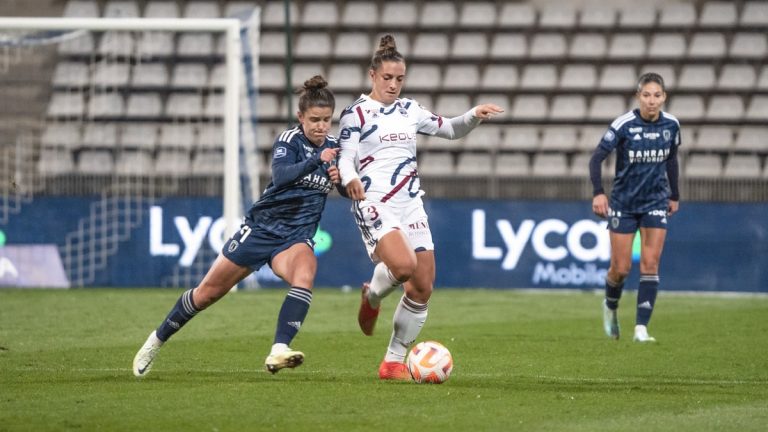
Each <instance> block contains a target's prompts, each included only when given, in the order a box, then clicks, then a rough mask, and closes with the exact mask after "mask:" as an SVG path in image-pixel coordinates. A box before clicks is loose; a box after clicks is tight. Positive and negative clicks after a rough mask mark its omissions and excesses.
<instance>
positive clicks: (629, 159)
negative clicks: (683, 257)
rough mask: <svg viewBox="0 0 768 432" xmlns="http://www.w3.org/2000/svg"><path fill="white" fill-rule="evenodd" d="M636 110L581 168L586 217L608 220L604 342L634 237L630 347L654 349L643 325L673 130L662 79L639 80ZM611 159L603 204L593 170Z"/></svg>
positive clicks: (670, 201) (673, 194)
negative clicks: (585, 173) (586, 188)
mask: <svg viewBox="0 0 768 432" xmlns="http://www.w3.org/2000/svg"><path fill="white" fill-rule="evenodd" d="M635 97H636V99H637V102H638V106H639V107H638V108H637V109H634V110H632V111H629V112H627V113H625V114H623V115H621V116H619V117H617V118H616V119H615V120H614V121H613V123H611V126H610V127H609V128H608V130H607V131H606V132H605V135H603V139H602V140H601V141H600V144H599V145H598V146H597V148H596V149H595V152H594V153H593V155H592V158H591V159H590V161H589V176H590V179H591V180H592V187H593V196H594V197H593V198H592V211H593V212H594V213H595V214H596V215H598V216H600V217H603V218H608V229H609V230H610V238H611V264H610V267H609V268H608V274H607V275H606V278H605V300H604V301H603V325H604V328H605V332H606V334H607V335H608V336H609V337H611V338H613V339H618V338H619V322H618V317H617V309H618V307H619V299H620V298H621V293H622V290H623V288H624V280H625V279H626V277H627V275H628V274H629V271H630V269H631V267H632V243H633V241H634V238H635V233H636V232H637V230H638V228H639V229H640V239H641V242H642V249H641V255H640V286H639V288H638V291H637V315H636V321H635V335H634V340H635V341H637V342H655V341H656V339H654V338H653V337H651V336H649V335H648V322H649V321H650V319H651V313H652V312H653V308H654V306H655V303H656V293H657V292H658V287H659V260H660V258H661V251H662V249H663V247H664V239H665V237H666V233H667V222H668V220H667V218H668V217H669V216H672V215H673V214H674V213H676V212H677V210H678V206H679V201H680V192H679V189H678V185H677V180H678V163H677V149H678V147H679V146H680V122H679V121H678V120H677V118H675V117H674V116H673V115H671V114H669V113H666V112H664V111H662V110H661V107H662V106H663V105H664V101H665V100H666V98H667V93H666V89H665V87H664V79H663V78H662V77H661V76H660V75H659V74H656V73H646V74H643V75H642V76H641V77H640V78H639V80H638V84H637V93H636V95H635ZM614 150H615V151H616V176H615V178H614V180H613V188H612V189H611V197H610V201H609V199H608V198H607V197H606V195H605V192H604V191H603V186H602V182H601V173H600V167H601V163H602V162H603V160H605V158H606V157H607V156H608V154H610V153H611V152H612V151H614Z"/></svg>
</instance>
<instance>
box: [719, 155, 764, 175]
mask: <svg viewBox="0 0 768 432" xmlns="http://www.w3.org/2000/svg"><path fill="white" fill-rule="evenodd" d="M761 173H762V169H761V167H760V157H759V156H758V155H739V154H732V155H729V156H728V159H726V161H725V168H724V169H723V177H724V178H753V179H756V178H759V177H760V175H761Z"/></svg>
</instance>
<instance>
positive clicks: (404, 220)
mask: <svg viewBox="0 0 768 432" xmlns="http://www.w3.org/2000/svg"><path fill="white" fill-rule="evenodd" d="M352 213H353V214H354V215H355V222H357V227H358V228H360V235H361V236H362V238H363V243H364V244H365V248H366V250H367V251H368V256H369V257H370V258H371V261H373V262H374V263H378V262H379V261H380V259H379V257H378V256H376V246H377V245H378V244H379V239H381V238H382V237H384V235H386V234H388V233H389V232H391V231H393V230H396V229H399V230H401V231H403V233H404V234H405V236H406V237H407V238H408V241H409V242H410V243H411V247H412V248H413V250H414V251H416V252H419V251H423V250H434V249H435V245H434V243H432V232H431V231H430V230H429V221H428V220H427V219H428V218H427V213H426V212H425V211H424V203H423V202H422V201H421V198H417V199H414V200H413V201H412V202H411V204H408V206H406V207H391V206H389V205H387V204H382V203H380V202H373V201H367V200H363V201H355V202H354V203H353V204H352Z"/></svg>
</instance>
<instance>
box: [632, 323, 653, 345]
mask: <svg viewBox="0 0 768 432" xmlns="http://www.w3.org/2000/svg"><path fill="white" fill-rule="evenodd" d="M632 340H634V341H635V342H656V338H655V337H653V336H650V335H648V328H647V327H646V326H644V325H636V326H635V337H634V338H633V339H632Z"/></svg>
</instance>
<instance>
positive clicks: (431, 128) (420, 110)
mask: <svg viewBox="0 0 768 432" xmlns="http://www.w3.org/2000/svg"><path fill="white" fill-rule="evenodd" d="M410 102H411V104H413V105H415V108H414V111H415V112H416V113H417V114H416V115H417V119H418V121H419V123H418V125H417V126H416V131H417V132H418V133H420V134H424V135H435V134H436V133H437V131H438V130H440V128H441V127H442V126H443V125H444V124H445V120H444V119H443V117H442V116H440V115H437V114H435V113H433V112H432V111H430V110H428V109H426V108H424V107H422V106H421V105H419V104H418V102H416V101H415V100H411V101H410Z"/></svg>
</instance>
